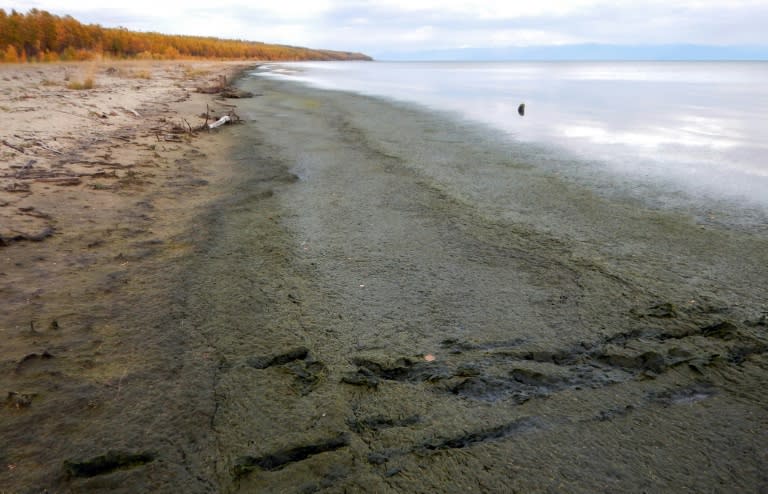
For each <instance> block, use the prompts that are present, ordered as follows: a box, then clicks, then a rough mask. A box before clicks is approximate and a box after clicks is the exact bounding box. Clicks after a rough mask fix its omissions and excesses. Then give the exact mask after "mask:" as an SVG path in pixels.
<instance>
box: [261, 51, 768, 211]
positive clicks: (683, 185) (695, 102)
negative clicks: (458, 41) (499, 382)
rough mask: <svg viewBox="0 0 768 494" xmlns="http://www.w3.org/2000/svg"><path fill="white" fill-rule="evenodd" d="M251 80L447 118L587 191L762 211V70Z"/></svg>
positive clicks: (717, 67)
mask: <svg viewBox="0 0 768 494" xmlns="http://www.w3.org/2000/svg"><path fill="white" fill-rule="evenodd" d="M258 74H259V75H265V76H270V77H279V78H284V79H288V80H294V81H300V82H303V83H307V84H310V85H313V86H316V87H322V88H327V89H335V90H342V91H352V92H357V93H362V94H368V95H374V96H382V97H386V98H390V99H394V100H399V101H405V102H413V103H418V104H421V105H425V106H427V107H430V108H432V109H436V110H443V111H449V112H453V113H454V114H455V115H456V116H457V117H460V118H465V119H470V120H473V121H476V122H479V123H482V124H485V125H488V126H491V127H493V128H495V129H496V130H498V131H500V133H501V135H503V136H505V138H508V139H510V140H514V141H518V142H524V143H527V144H531V145H533V147H532V148H531V151H530V152H531V155H532V156H531V157H532V158H535V156H534V155H536V156H541V155H542V152H544V154H547V155H548V159H547V160H545V161H546V163H547V165H546V166H552V167H556V168H557V169H558V171H559V172H563V173H565V174H567V175H572V176H574V177H577V178H581V179H583V180H588V181H591V182H593V185H597V186H601V185H602V186H606V184H608V183H610V185H611V186H612V187H614V188H615V186H616V184H617V183H620V184H621V188H623V189H627V190H634V192H635V194H638V195H642V196H647V195H653V194H659V193H660V192H659V190H663V191H664V195H665V198H664V199H662V200H663V201H665V202H672V203H675V202H679V201H683V202H684V201H689V200H693V201H697V202H701V201H702V200H704V201H709V200H725V201H728V202H729V203H731V204H741V205H744V206H747V207H750V208H754V207H758V208H759V209H761V210H765V209H766V208H768V158H766V157H767V156H768V89H766V88H768V63H765V62H539V63H530V62H495V63H486V62H475V63H466V62H436V63H423V62H412V63H402V62H391V63H390V62H373V63H371V62H303V63H291V64H277V65H269V66H266V67H262V69H261V70H260V71H259V73H258ZM523 102H524V103H525V104H526V114H525V116H524V117H520V116H519V115H518V113H517V108H518V105H519V104H520V103H523ZM553 156H554V157H555V158H553ZM534 161H535V159H534ZM649 188H653V189H654V192H649ZM683 196H685V199H682V197H683Z"/></svg>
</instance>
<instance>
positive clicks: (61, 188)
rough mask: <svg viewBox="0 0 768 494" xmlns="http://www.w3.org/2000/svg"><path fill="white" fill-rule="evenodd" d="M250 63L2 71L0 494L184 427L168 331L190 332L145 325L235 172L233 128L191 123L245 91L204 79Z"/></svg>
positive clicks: (39, 486)
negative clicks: (230, 143)
mask: <svg viewBox="0 0 768 494" xmlns="http://www.w3.org/2000/svg"><path fill="white" fill-rule="evenodd" d="M248 66H252V64H243V63H216V62H213V63H206V62H201V63H198V62H173V63H172V62H167V63H165V62H161V63H153V62H100V63H82V64H46V65H21V66H12V65H3V66H0V112H2V115H3V120H4V121H5V122H6V123H5V124H4V125H3V126H2V129H0V141H1V142H2V144H1V145H0V148H2V149H0V156H2V160H1V161H0V206H1V207H0V252H1V254H0V259H1V261H0V298H1V299H2V311H0V337H1V338H2V340H3V345H2V349H0V362H2V363H1V364H0V365H2V372H1V374H2V378H0V379H1V381H2V384H1V385H0V388H1V389H2V400H3V407H2V411H1V415H0V429H2V437H3V445H2V446H1V447H0V463H2V465H3V466H2V468H1V469H0V486H2V487H0V491H2V492H4V493H5V492H40V491H41V490H43V489H46V488H47V489H49V492H62V491H64V490H67V489H68V487H66V485H67V484H60V481H61V479H62V478H65V477H66V476H67V473H66V472H65V471H64V470H62V468H63V467H62V465H63V462H64V461H66V460H67V459H76V458H79V457H80V455H82V454H84V453H85V456H86V457H87V456H99V454H103V453H106V452H107V451H108V450H115V449H117V450H120V449H126V448H127V449H128V450H132V449H133V446H132V445H131V442H133V441H134V440H136V438H138V437H140V436H142V435H146V434H151V433H152V430H153V429H154V428H168V427H175V426H173V425H171V424H170V423H168V422H165V421H164V419H163V418H162V417H161V416H160V415H161V414H162V411H161V410H162V408H164V407H165V405H164V402H163V400H162V399H161V397H162V396H166V397H167V396H168V393H171V394H172V393H173V392H174V391H173V386H174V384H173V381H174V379H175V371H174V370H173V369H172V368H171V367H169V365H172V364H171V362H170V360H172V359H173V357H171V356H170V354H167V353H165V352H166V350H163V349H162V345H163V343H162V342H163V341H166V342H167V344H169V345H172V346H174V350H173V351H172V352H171V353H174V352H175V351H176V349H175V348H176V346H177V343H178V340H179V339H180V338H179V335H178V334H168V331H164V330H163V329H162V328H160V327H153V326H146V327H145V326H142V324H143V322H146V323H147V324H150V323H149V322H148V321H150V320H154V318H155V317H156V316H159V315H161V314H168V311H171V312H173V308H172V307H173V304H172V303H171V302H170V301H169V300H168V299H167V296H168V291H169V289H178V288H179V287H170V286H168V285H167V283H168V278H167V277H168V276H169V275H170V274H171V273H174V272H176V271H177V270H178V269H179V268H180V265H178V264H177V261H178V260H179V259H182V258H184V256H186V255H188V254H189V252H190V251H191V250H193V249H194V248H195V242H194V241H193V240H192V239H190V237H189V235H190V231H189V230H190V228H191V226H190V225H191V222H192V221H193V219H194V218H196V217H197V216H198V215H200V214H201V209H202V208H204V205H205V204H206V203H207V202H209V201H211V200H212V198H213V197H216V196H217V194H219V193H221V190H220V189H219V188H217V184H221V183H223V182H225V181H226V180H227V179H228V177H229V176H230V173H231V169H232V168H231V166H229V161H228V160H227V159H226V158H225V154H226V153H225V149H226V148H227V143H226V142H227V141H226V138H225V137H224V134H225V133H226V130H227V129H228V127H225V128H221V129H217V130H216V131H213V132H211V133H208V132H204V131H203V132H196V133H195V135H191V134H190V132H189V130H190V128H189V127H193V128H196V127H198V126H200V125H202V124H203V123H204V122H205V120H204V119H203V118H202V116H201V115H202V114H205V113H206V111H209V113H210V114H211V115H214V114H218V115H222V114H225V113H227V112H229V111H231V110H232V109H234V107H235V105H234V103H233V102H234V101H236V100H222V99H216V98H215V95H209V94H202V93H200V92H198V88H204V89H205V88H210V87H213V86H215V85H217V84H219V83H220V81H221V79H220V78H221V77H229V78H234V77H236V76H237V74H238V73H239V71H241V70H242V69H244V68H246V67H248ZM88 79H91V80H92V81H93V88H91V89H71V88H70V87H68V86H70V85H71V86H72V87H77V85H78V84H82V83H83V82H84V81H87V80H88ZM211 121H212V120H211ZM137 316H138V318H137ZM162 317H164V316H162ZM150 328H152V329H150ZM167 338H172V342H171V340H168V339H167ZM178 351H186V350H178ZM166 358H167V359H168V360H169V361H166V362H163V361H164V360H165V359H166ZM197 358H199V359H201V360H202V359H204V357H203V356H199V357H197ZM158 365H159V366H160V368H157V366H158ZM173 365H175V364H173ZM141 374H144V375H145V377H138V376H139V375H141ZM134 379H137V380H136V381H134ZM131 381H133V382H135V383H136V384H137V385H138V386H139V388H141V389H138V388H137V389H135V392H138V394H134V391H130V390H129V388H132V387H133V386H132V385H130V384H129V383H130V382H131ZM138 383H141V384H138ZM153 388H154V389H153ZM124 400H125V401H124ZM147 406H150V408H153V409H154V410H153V411H149V409H146V407H147ZM185 406H186V405H185ZM155 407H157V408H155ZM189 410H190V413H191V414H194V407H191V408H190V409H189ZM139 416H144V419H140V418H138V417H139ZM131 417H132V418H131ZM183 420H192V421H194V420H196V419H195V418H194V417H191V418H189V419H186V418H185V419H183ZM131 421H133V422H135V423H134V426H131ZM132 427H135V428H138V429H134V430H133V432H132V433H131V435H132V436H133V437H129V436H125V435H124V433H125V432H126V431H128V430H132ZM139 429H140V431H139ZM189 429H192V427H189ZM98 430H102V431H103V433H104V434H106V435H103V434H101V433H99V432H98ZM121 430H122V431H123V432H120V431H121ZM134 434H135V435H134ZM96 437H100V439H98V440H95V438H96ZM120 437H122V439H118V438H120ZM94 440H95V442H94ZM105 440H106V441H107V442H106V443H104V442H103V441H105ZM113 440H114V441H116V442H115V443H113V444H111V445H109V446H108V443H112V441H113ZM88 444H90V446H86V445H88ZM121 446H122V447H121ZM92 447H95V448H96V449H94V450H91V448H92ZM102 447H106V448H107V449H106V450H104V451H103V453H97V450H99V449H101V448H102ZM84 448H85V449H84ZM89 450H91V451H89ZM86 451H88V452H87V453H86ZM178 463H179V465H180V464H182V463H183V462H181V461H179V462H178ZM125 488H126V489H127V490H128V491H132V492H137V491H145V492H146V491H149V490H151V489H149V488H148V487H146V486H145V487H142V486H141V484H132V485H126V486H125Z"/></svg>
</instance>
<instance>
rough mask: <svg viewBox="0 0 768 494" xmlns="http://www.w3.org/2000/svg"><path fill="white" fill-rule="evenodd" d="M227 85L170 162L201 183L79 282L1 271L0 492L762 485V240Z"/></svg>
mask: <svg viewBox="0 0 768 494" xmlns="http://www.w3.org/2000/svg"><path fill="white" fill-rule="evenodd" d="M240 86H241V87H242V89H244V90H246V91H250V92H253V93H255V94H257V95H258V96H257V97H255V98H253V99H249V100H243V101H238V102H237V106H238V110H237V111H238V114H239V115H240V116H241V117H242V118H243V120H244V123H243V124H241V125H238V126H234V127H231V128H229V129H227V134H226V136H227V138H226V140H224V139H218V140H217V141H216V146H214V147H212V149H206V150H200V149H199V150H198V152H203V153H205V154H206V158H207V159H204V160H193V161H192V162H191V163H197V164H199V168H196V174H195V177H197V176H198V175H197V174H200V175H202V176H203V177H206V178H205V180H207V181H208V185H206V186H202V185H200V186H196V187H189V188H184V189H181V190H180V189H175V188H172V189H171V190H170V191H168V193H167V194H162V193H161V192H157V194H158V195H157V196H153V198H156V202H153V203H152V204H153V206H154V208H153V209H151V210H149V211H143V210H141V209H140V208H139V207H138V206H137V205H136V204H135V202H136V201H135V200H134V199H131V200H133V201H134V203H133V206H134V207H130V208H128V209H130V210H131V211H133V212H138V214H139V217H137V218H136V219H131V220H130V221H129V220H126V219H124V220H121V222H125V224H126V225H127V227H126V228H127V229H126V230H123V229H120V228H118V227H115V229H114V231H113V233H111V234H110V235H111V236H109V237H107V238H106V239H105V240H104V241H105V242H116V243H114V244H107V247H105V250H102V251H100V252H104V253H105V254H104V255H105V256H106V253H109V256H108V257H106V258H105V260H102V261H98V262H95V261H94V262H93V264H94V266H95V268H89V269H93V271H92V272H93V273H102V274H101V275H100V276H97V275H96V274H93V275H91V276H90V277H89V278H87V279H80V278H78V276H80V275H78V274H76V273H80V271H79V270H78V268H77V266H72V267H70V268H68V269H70V270H71V272H70V271H68V272H67V273H64V274H65V275H66V276H64V275H61V276H64V277H59V275H57V276H55V277H54V276H49V275H46V274H45V271H43V269H42V267H40V264H39V263H42V262H43V261H46V262H50V261H53V260H55V261H56V262H57V263H59V262H64V261H63V260H59V258H54V257H55V254H56V253H57V252H60V251H61V252H68V255H69V256H70V257H71V256H74V257H75V258H77V259H79V258H81V257H82V258H83V259H86V260H87V256H86V254H85V253H87V252H88V250H87V249H88V244H87V243H86V242H85V239H82V240H79V242H81V243H79V244H78V243H74V240H67V242H68V243H67V242H63V244H53V243H52V242H55V241H57V239H61V240H60V241H63V240H65V239H67V237H63V236H60V235H59V234H58V233H57V234H56V235H53V236H52V237H50V238H49V239H46V240H45V241H44V242H42V243H39V244H38V243H30V242H29V241H25V242H22V243H14V244H12V245H11V246H9V247H5V248H4V249H5V250H2V251H0V254H1V255H3V257H4V260H8V259H10V260H11V261H13V263H12V264H8V263H6V264H4V265H3V269H2V271H3V272H5V273H11V274H13V273H19V274H16V275H13V276H16V277H14V278H11V277H10V276H11V275H9V274H4V275H3V276H4V277H5V278H4V280H3V283H4V285H3V286H4V290H5V292H4V296H5V294H6V293H10V294H13V296H14V297H15V298H14V299H13V300H16V302H15V303H16V304H18V306H17V308H16V310H14V312H12V313H11V314H12V315H9V316H6V315H4V316H3V317H4V318H5V317H7V318H8V321H9V323H8V324H6V325H5V326H4V339H5V340H6V341H9V342H11V344H10V346H4V347H3V354H2V369H1V370H2V380H0V386H3V388H0V391H2V392H4V393H5V392H7V393H8V394H7V401H6V406H5V407H4V408H3V409H1V410H0V414H1V415H0V417H1V418H2V422H0V423H1V424H2V434H3V437H4V438H6V437H7V438H9V440H8V441H5V444H4V445H3V446H0V466H2V471H1V472H0V481H1V482H0V484H2V485H4V486H5V485H9V486H11V489H12V490H11V492H15V491H20V492H26V491H30V492H34V491H40V490H42V489H45V488H47V489H49V490H52V491H57V492H58V491H61V492H69V491H72V492H81V491H94V492H99V491H103V492H108V491H109V492H137V491H147V492H148V491H152V492H179V491H184V492H475V491H480V492H550V491H551V492H585V493H586V492H617V491H626V492H663V491H666V492H678V491H685V490H689V491H694V492H699V491H715V492H717V491H750V492H754V491H759V490H760V489H764V488H767V487H768V476H767V475H766V473H765V469H764V465H765V464H766V460H768V458H766V450H765V444H766V440H768V437H766V436H767V434H766V430H768V429H767V428H766V425H768V423H767V422H768V411H766V410H768V407H766V405H767V403H766V401H767V400H768V399H767V398H766V395H765V393H764V392H763V390H764V389H765V386H766V384H768V368H767V366H768V360H767V359H768V357H767V356H766V355H767V352H768V334H767V333H766V332H767V331H768V320H767V319H766V317H768V316H766V312H767V311H768V306H766V302H765V301H766V300H768V293H767V292H768V290H767V289H766V287H765V283H764V280H765V279H768V239H766V235H765V233H764V232H763V231H760V230H759V229H752V230H750V229H745V228H728V226H727V225H722V224H715V223H702V222H700V221H697V219H696V218H698V217H700V215H698V214H693V213H692V214H684V213H683V212H680V211H669V210H663V209H654V208H651V207H646V206H644V205H643V204H639V203H637V201H632V200H629V199H627V200H622V199H621V198H617V197H615V196H611V197H610V198H609V197H608V195H601V194H599V193H597V192H595V191H591V190H588V189H584V188H581V187H579V186H577V185H574V184H570V183H568V182H565V181H563V180H562V179H560V178H559V177H558V176H557V175H556V174H553V173H550V172H547V171H545V170H543V169H541V168H539V167H536V166H533V165H531V164H530V163H528V162H526V161H525V160H524V159H522V157H521V155H519V154H518V152H517V151H516V149H515V147H514V145H509V146H507V145H504V144H502V143H501V141H500V140H498V139H496V138H495V137H494V136H493V135H490V134H488V133H487V131H486V130H485V129H479V128H475V127H472V126H471V125H469V124H462V123H457V122H455V121H452V120H450V119H448V118H446V117H445V116H444V115H436V114H432V113H428V112H425V111H422V110H419V109H416V108H412V107H406V106H400V105H397V104H392V103H388V102H384V101H380V100H376V99H370V98H365V97H361V96H355V95H350V94H344V93H336V92H325V91H315V90H311V89H307V88H302V87H299V86H295V85H292V84H289V83H279V82H274V81H268V80H258V79H247V80H242V81H241V83H240ZM194 142H196V144H195V146H201V145H202V144H201V142H203V141H194ZM185 152H188V150H187V151H185ZM190 159H191V158H190ZM211 162H215V163H218V164H219V165H220V166H219V167H218V168H217V167H213V168H211V167H210V166H208V165H206V166H204V165H203V164H202V163H211ZM213 170H220V171H219V172H214V171H213ZM221 170H224V171H221ZM218 173H221V174H222V175H218ZM209 174H212V176H210V177H209ZM161 190H162V189H161ZM201 190H203V191H205V192H201ZM193 191H197V192H193ZM187 193H189V194H190V195H192V196H194V197H197V198H198V199H197V200H195V201H193V202H191V203H181V204H179V203H176V202H174V201H175V199H176V198H177V197H178V195H179V194H187ZM141 215H145V216H147V217H149V218H150V220H151V223H149V224H151V225H152V226H151V231H150V228H148V227H142V228H139V227H138V226H137V225H140V224H143V223H140V222H143V221H149V220H147V219H146V218H143V216H141ZM123 217H128V216H126V215H123ZM137 222H138V223H137ZM99 224H103V223H99ZM120 224H123V223H120ZM162 225H165V227H166V228H167V230H163V229H162V228H161V226H162ZM58 231H59V230H57V232H58ZM135 231H140V232H141V234H140V235H139V236H138V237H136V238H134V237H131V236H130V235H131V232H135ZM157 232H160V233H157ZM134 234H135V233H134ZM125 235H127V237H126V236H125ZM137 235H138V234H137ZM121 236H122V237H121ZM155 237H159V238H155ZM120 238H123V240H120ZM22 245H23V246H34V248H35V249H40V248H42V247H44V246H46V245H50V246H54V245H55V246H56V249H54V250H51V251H44V250H43V251H38V250H34V249H24V250H22V249H21V246H22ZM109 246H119V249H118V248H115V247H109ZM9 249H16V250H9ZM66 249H69V251H67V250H66ZM41 252H42V253H41ZM22 253H26V254H22ZM23 255H28V256H33V255H36V256H38V257H41V256H42V257H43V258H44V259H42V260H38V261H35V258H34V257H29V258H24V257H23ZM14 256H17V257H14ZM19 256H22V257H19ZM16 259H20V260H18V261H17V260H16ZM16 263H20V264H18V265H17V264H16ZM110 263H116V265H115V264H110ZM57 265H58V264H57ZM6 266H8V267H7V268H6ZM12 266H16V267H15V268H12ZM67 266H69V264H67ZM20 270H26V271H23V273H22V271H20ZM29 273H39V274H38V278H36V280H37V281H36V283H32V282H31V281H29V280H34V279H35V278H33V277H30V274H29ZM11 279H13V280H22V279H24V280H27V281H25V283H24V284H23V286H25V287H29V288H25V289H24V290H21V289H20V288H14V290H18V292H16V291H12V289H11V287H14V286H18V283H16V284H11V283H8V280H11ZM44 282H47V284H43V283H44ZM33 286H34V288H31V287H33ZM39 286H43V287H44V289H43V291H36V290H40V288H39ZM54 294H58V295H54ZM31 321H32V322H33V324H30V322H31ZM63 335H68V336H63Z"/></svg>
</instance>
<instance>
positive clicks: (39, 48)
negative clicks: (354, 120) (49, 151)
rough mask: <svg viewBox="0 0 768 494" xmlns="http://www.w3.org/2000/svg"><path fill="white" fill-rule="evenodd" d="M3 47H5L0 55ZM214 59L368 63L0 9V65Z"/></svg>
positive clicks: (353, 56)
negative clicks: (114, 60)
mask: <svg viewBox="0 0 768 494" xmlns="http://www.w3.org/2000/svg"><path fill="white" fill-rule="evenodd" d="M2 47H6V48H5V49H3V48H2ZM98 57H109V58H118V59H122V58H139V59H182V58H209V59H210V58H215V59H227V60H370V58H369V57H367V56H365V55H362V54H360V53H350V52H339V51H330V50H313V49H310V48H301V47H294V46H284V45H272V44H267V43H260V42H253V41H241V40H226V39H219V38H206V37H200V36H176V35H167V34H159V33H140V32H133V31H128V30H127V29H124V28H116V29H115V28H105V27H101V26H100V25H98V24H88V25H85V24H81V23H80V22H78V21H77V20H75V19H74V18H72V17H71V16H64V17H59V16H56V15H52V14H50V13H48V12H45V11H42V10H37V9H32V10H30V11H29V12H28V13H26V14H21V13H19V12H16V11H15V10H13V11H11V13H10V14H7V13H6V12H5V10H3V9H0V61H4V62H24V61H35V60H37V61H44V62H47V61H57V60H64V61H67V60H90V59H93V58H98Z"/></svg>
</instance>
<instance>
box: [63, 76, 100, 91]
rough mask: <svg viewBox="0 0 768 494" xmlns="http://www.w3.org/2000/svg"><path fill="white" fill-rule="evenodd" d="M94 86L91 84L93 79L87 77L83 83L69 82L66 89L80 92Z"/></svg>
mask: <svg viewBox="0 0 768 494" xmlns="http://www.w3.org/2000/svg"><path fill="white" fill-rule="evenodd" d="M94 86H95V84H94V83H93V78H92V77H88V78H87V79H85V80H84V81H83V82H80V81H70V83H69V84H67V88H69V89H75V90H78V91H82V90H84V89H93V88H94Z"/></svg>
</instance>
